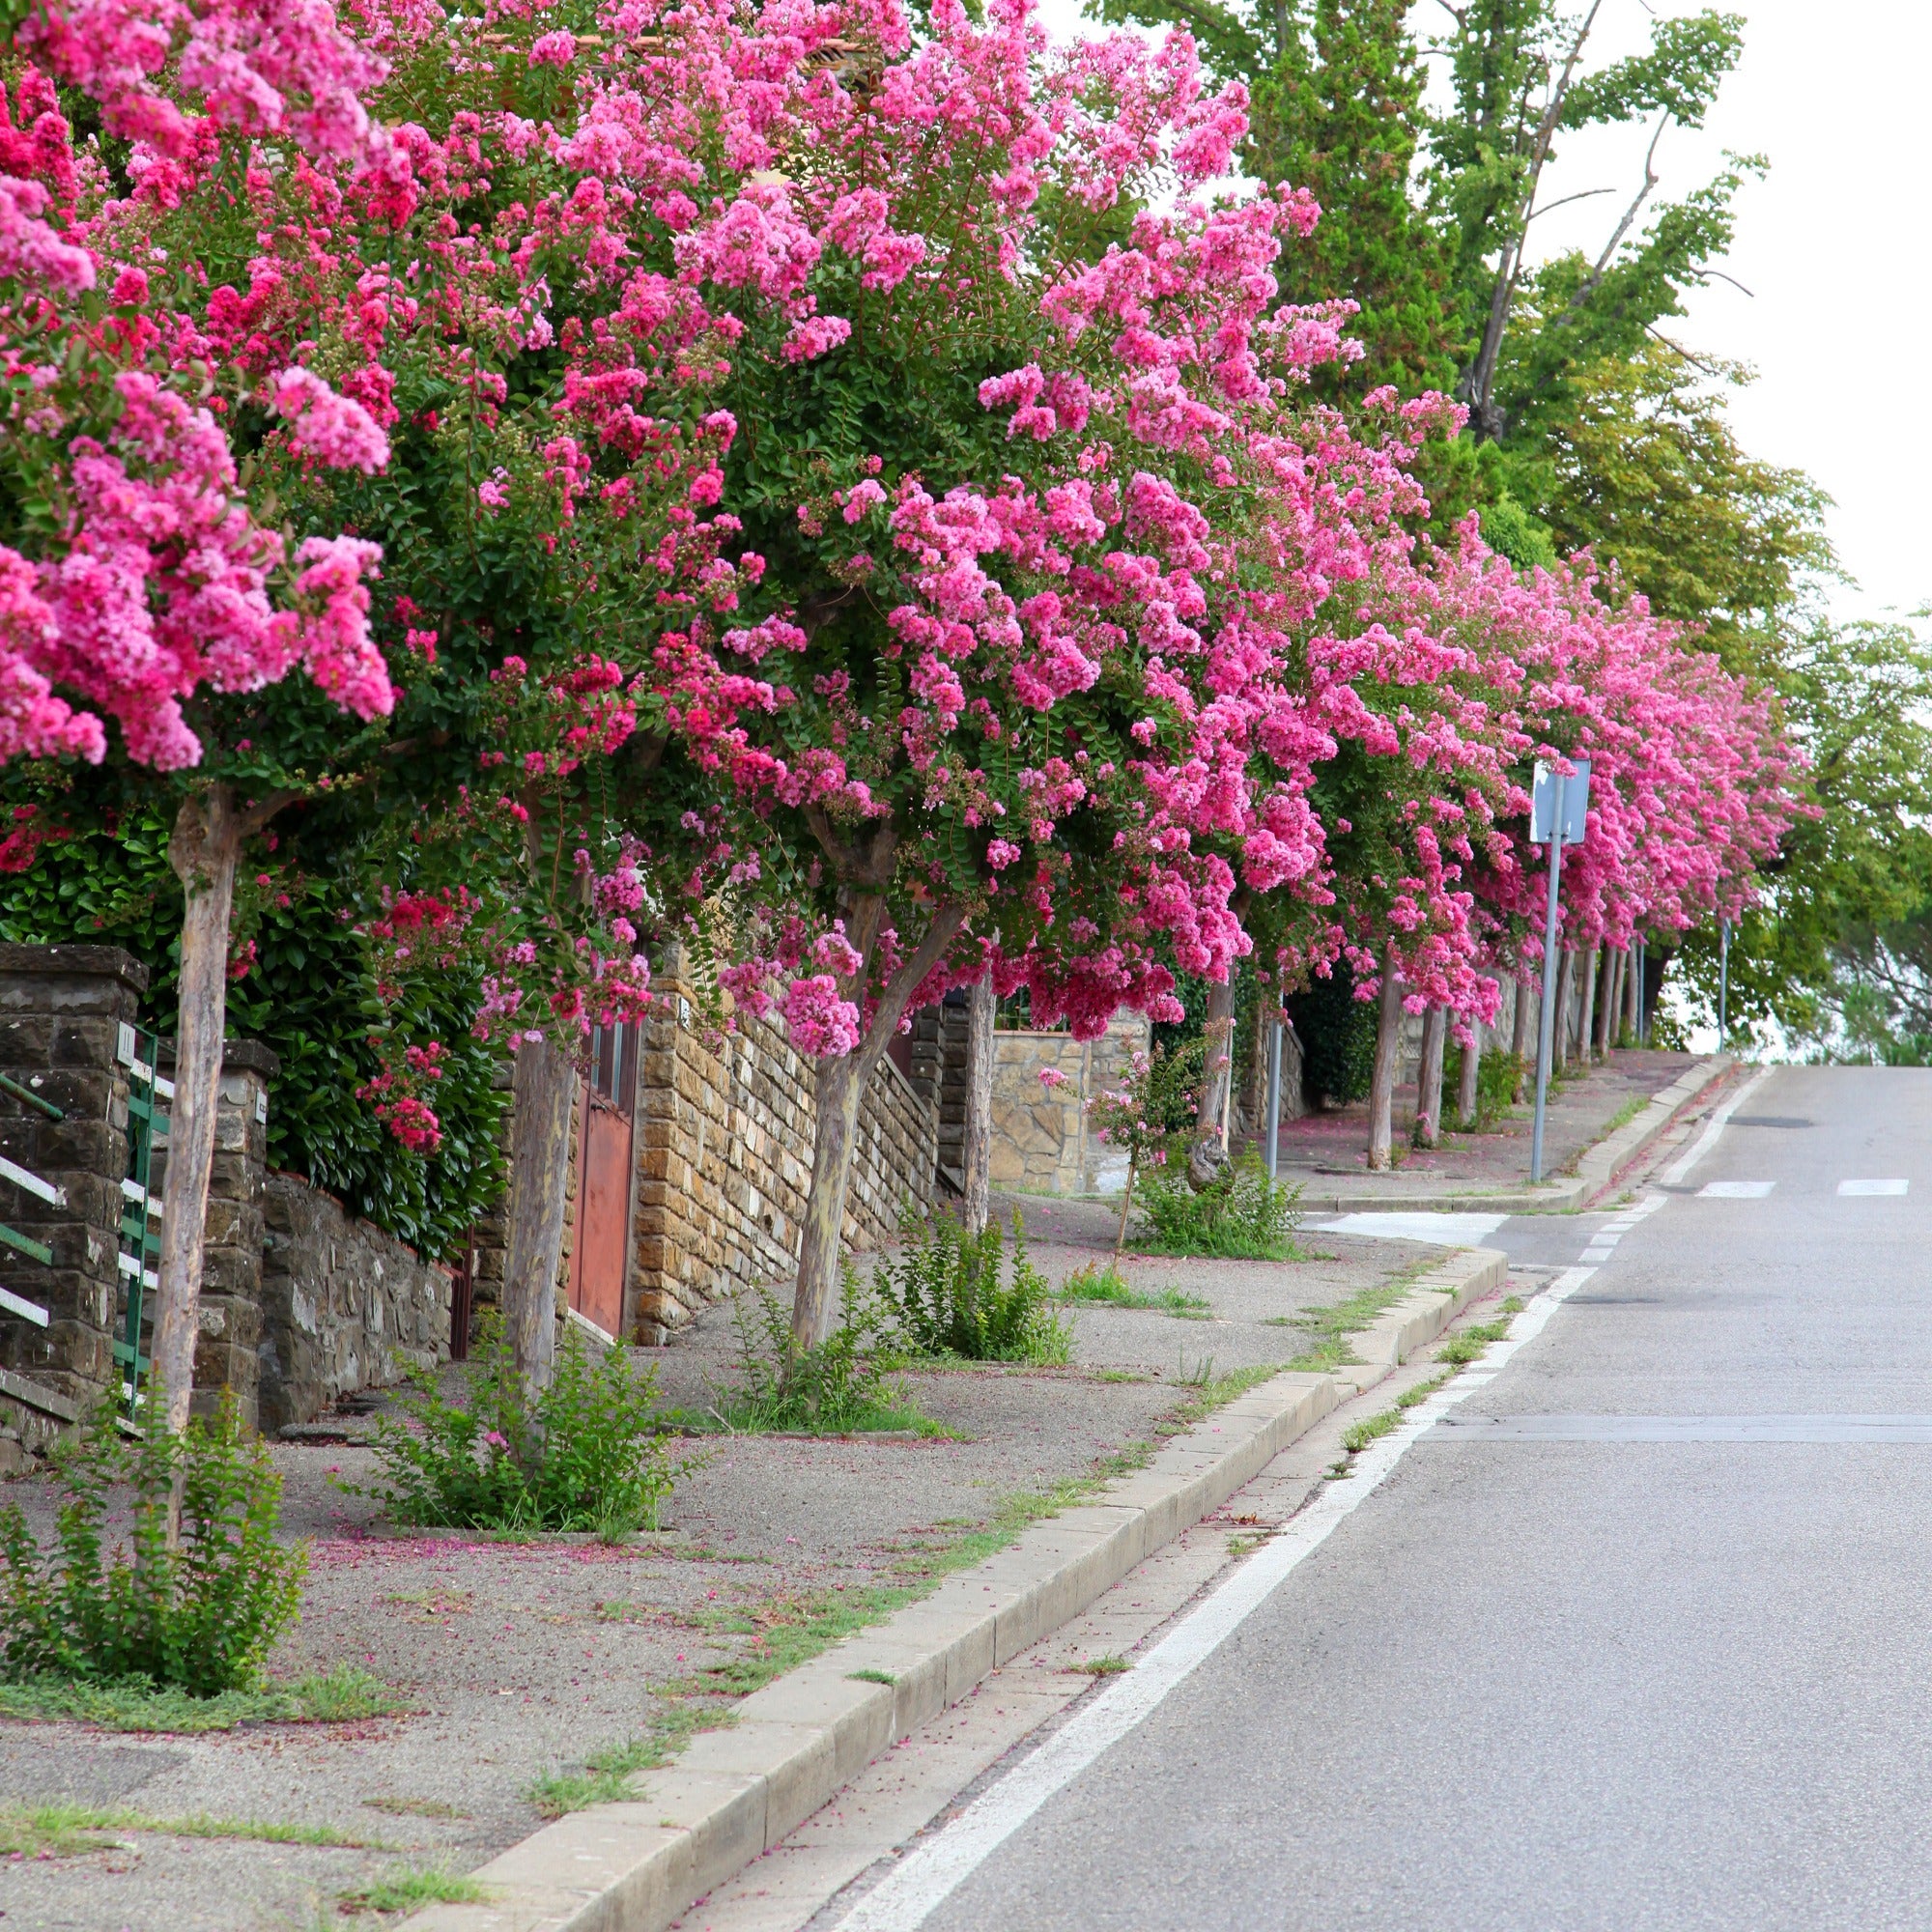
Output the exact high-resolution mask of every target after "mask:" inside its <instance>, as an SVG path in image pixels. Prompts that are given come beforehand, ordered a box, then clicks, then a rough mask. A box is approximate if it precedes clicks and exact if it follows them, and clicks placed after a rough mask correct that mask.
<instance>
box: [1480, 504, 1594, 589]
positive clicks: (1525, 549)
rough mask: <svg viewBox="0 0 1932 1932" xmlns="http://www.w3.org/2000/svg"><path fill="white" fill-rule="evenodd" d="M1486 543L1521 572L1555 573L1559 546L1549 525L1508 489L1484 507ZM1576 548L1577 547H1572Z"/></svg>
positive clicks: (1483, 523) (1484, 535) (1483, 519)
mask: <svg viewBox="0 0 1932 1932" xmlns="http://www.w3.org/2000/svg"><path fill="white" fill-rule="evenodd" d="M1482 525H1483V541H1484V542H1485V543H1486V544H1488V545H1489V547H1490V548H1491V549H1492V550H1493V551H1500V552H1501V553H1502V554H1503V555H1504V556H1506V557H1508V558H1509V560H1510V561H1511V562H1512V563H1513V564H1515V565H1516V567H1517V568H1518V569H1519V570H1554V569H1555V568H1556V546H1555V544H1554V543H1552V542H1551V541H1550V536H1549V526H1548V525H1547V524H1545V523H1544V522H1543V521H1542V520H1541V519H1540V518H1537V517H1533V516H1531V515H1530V513H1529V512H1528V511H1527V510H1525V509H1524V508H1523V507H1522V505H1521V504H1520V503H1519V502H1518V501H1517V499H1516V498H1515V497H1512V496H1511V495H1510V494H1509V492H1508V491H1507V490H1505V491H1503V493H1502V494H1501V495H1500V496H1498V497H1497V498H1496V500H1495V501H1494V502H1493V503H1485V504H1484V505H1483V508H1482ZM1571 547H1572V548H1574V547H1575V546H1571Z"/></svg>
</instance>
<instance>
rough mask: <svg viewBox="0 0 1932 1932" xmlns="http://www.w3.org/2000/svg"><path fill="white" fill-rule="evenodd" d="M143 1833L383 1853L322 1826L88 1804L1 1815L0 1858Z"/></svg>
mask: <svg viewBox="0 0 1932 1932" xmlns="http://www.w3.org/2000/svg"><path fill="white" fill-rule="evenodd" d="M115 1832H146V1833H152V1834H154V1835H155V1836H157V1837H168V1838H238V1839H245V1840H248V1841H251V1842H253V1843H256V1844H269V1845H327V1846H333V1847H337V1848H339V1849H342V1850H346V1851H357V1852H372V1851H373V1852H388V1851H394V1850H395V1849H396V1848H395V1847H394V1846H393V1845H390V1844H386V1843H384V1841H383V1840H382V1839H380V1838H358V1837H355V1836H353V1835H352V1834H351V1833H347V1832H338V1831H336V1830H334V1829H333V1828H332V1827H331V1826H327V1825H291V1824H283V1823H280V1822H278V1821H276V1820H274V1819H267V1818H216V1817H212V1816H210V1815H209V1814H208V1813H207V1812H205V1811H196V1812H192V1813H190V1814H188V1815H187V1816H185V1817H182V1818H157V1817H155V1816H152V1815H151V1814H150V1813H148V1812H145V1811H126V1810H119V1809H112V1810H110V1809H103V1808H101V1807H99V1806H96V1805H90V1804H27V1805H19V1806H15V1807H14V1808H12V1809H9V1810H6V1811H0V1858H40V1857H43V1856H45V1857H48V1858H71V1857H73V1856H75V1855H76V1854H78V1853H82V1852H98V1851H101V1850H104V1849H106V1847H107V1846H108V1845H110V1844H111V1843H113V1840H112V1839H111V1838H108V1837H105V1836H104V1835H103V1834H104V1833H115Z"/></svg>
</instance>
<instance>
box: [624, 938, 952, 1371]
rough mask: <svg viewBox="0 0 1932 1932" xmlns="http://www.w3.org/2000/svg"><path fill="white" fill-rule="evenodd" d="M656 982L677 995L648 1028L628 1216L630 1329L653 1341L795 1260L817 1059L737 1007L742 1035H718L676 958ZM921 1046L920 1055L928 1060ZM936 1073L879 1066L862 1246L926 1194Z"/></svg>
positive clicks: (859, 1204)
mask: <svg viewBox="0 0 1932 1932" xmlns="http://www.w3.org/2000/svg"><path fill="white" fill-rule="evenodd" d="M658 985H659V987H660V989H661V990H664V991H667V992H669V993H670V994H671V995H672V996H673V999H674V1001H675V1007H674V1010H673V1013H672V1015H671V1016H670V1017H668V1018H664V1019H660V1020H656V1021H654V1022H652V1023H651V1025H650V1026H648V1027H647V1028H646V1029H645V1036H644V1052H643V1058H642V1061H641V1064H640V1066H639V1091H638V1159H639V1186H638V1201H637V1209H636V1213H635V1215H634V1217H633V1253H634V1262H633V1308H634V1311H635V1312H634V1315H633V1318H632V1321H631V1328H632V1331H633V1333H634V1334H635V1335H637V1336H638V1338H639V1340H642V1341H647V1342H662V1341H664V1340H665V1339H666V1338H667V1337H668V1335H669V1333H670V1331H671V1330H672V1329H673V1328H675V1327H677V1326H678V1325H679V1324H680V1323H681V1322H684V1321H689V1320H690V1319H691V1317H692V1316H693V1315H694V1314H696V1312H697V1310H698V1309H700V1308H701V1307H703V1305H704V1304H705V1303H706V1302H707V1301H710V1300H713V1299H715V1298H716V1297H717V1296H719V1295H720V1294H723V1293H728V1292H730V1291H732V1290H735V1289H737V1288H740V1287H743V1286H746V1285H747V1284H750V1283H753V1282H773V1281H780V1280H782V1279H783V1278H784V1276H786V1275H787V1274H789V1273H790V1272H791V1270H792V1269H793V1268H794V1267H795V1266H796V1265H797V1262H798V1251H799V1243H800V1239H801V1235H802V1229H803V1222H804V1214H805V1203H806V1195H807V1192H808V1189H809V1187H810V1179H811V1143H812V1135H813V1132H814V1129H815V1124H816V1115H815V1111H814V1109H813V1106H812V1100H811V1063H810V1061H808V1060H807V1059H806V1058H805V1057H804V1056H803V1055H801V1054H799V1053H797V1052H796V1051H794V1050H793V1048H792V1046H791V1043H790V1042H789V1041H788V1040H787V1039H786V1038H785V1037H784V1033H783V1030H782V1029H781V1027H779V1026H777V1025H775V1024H773V1023H771V1022H769V1021H766V1020H753V1019H746V1018H744V1017H742V1016H741V1017H740V1020H739V1027H738V1031H737V1033H736V1034H735V1035H733V1036H731V1037H727V1038H724V1039H715V1038H712V1037H708V1036H707V1035H706V1034H705V1033H704V1032H703V1031H702V1030H701V1029H702V1024H703V1023H702V1018H701V1015H700V1013H699V1010H698V1008H697V1004H696V1000H695V998H694V997H693V989H692V987H691V986H690V985H689V983H688V982H686V981H684V980H680V979H679V978H678V977H677V976H676V968H675V965H674V964H673V966H672V968H671V969H669V970H668V971H666V972H665V973H662V974H660V976H659V979H658ZM924 1058H925V1056H921V1057H918V1058H916V1059H915V1066H916V1067H917V1068H920V1070H922V1071H923V1070H924V1068H923V1060H924ZM933 1085H934V1083H933V1082H932V1080H931V1079H930V1077H928V1078H926V1079H923V1080H921V1081H920V1082H919V1083H918V1085H915V1083H914V1081H913V1080H911V1079H908V1078H907V1076H906V1075H905V1074H904V1073H902V1072H901V1071H900V1070H899V1068H898V1067H897V1066H896V1065H894V1064H893V1062H892V1061H891V1060H890V1059H888V1060H883V1061H881V1063H880V1065H879V1068H878V1071H877V1072H876V1073H875V1074H874V1076H873V1079H872V1084H871V1087H870V1089H869V1091H868V1092H867V1094H866V1097H865V1100H864V1102H863V1103H862V1105H861V1107H860V1110H859V1130H858V1134H857V1137H856V1141H855V1145H854V1151H853V1160H852V1183H851V1189H850V1192H849V1193H848V1195H847V1197H846V1207H845V1238H846V1240H847V1242H849V1243H850V1244H851V1245H852V1246H853V1247H855V1248H869V1247H875V1246H876V1245H877V1244H878V1243H879V1241H880V1240H881V1239H883V1238H885V1237H886V1236H890V1235H891V1234H893V1233H895V1231H896V1229H897V1227H898V1220H899V1213H900V1210H901V1208H902V1207H903V1205H904V1204H905V1203H906V1202H907V1201H910V1202H912V1204H913V1205H914V1206H915V1207H917V1208H927V1207H929V1206H930V1204H931V1201H932V1193H933V1171H934V1167H935V1165H936V1162H937V1159H938V1136H937V1106H936V1104H935V1098H934V1094H933ZM922 1090H923V1091H922Z"/></svg>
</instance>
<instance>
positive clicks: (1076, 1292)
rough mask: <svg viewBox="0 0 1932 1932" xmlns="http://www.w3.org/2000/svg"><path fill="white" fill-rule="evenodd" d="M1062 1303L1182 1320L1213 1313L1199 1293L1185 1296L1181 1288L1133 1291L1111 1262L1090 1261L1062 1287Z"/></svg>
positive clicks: (1204, 1318) (1190, 1319)
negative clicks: (1147, 1312)
mask: <svg viewBox="0 0 1932 1932" xmlns="http://www.w3.org/2000/svg"><path fill="white" fill-rule="evenodd" d="M1060 1298H1061V1300H1062V1301H1078V1302H1098V1303H1099V1304H1100V1305H1102V1306H1103V1307H1107V1308H1147V1309H1151V1310H1153V1311H1154V1312H1156V1313H1158V1314H1161V1315H1173V1316H1177V1317H1179V1319H1180V1320H1181V1321H1207V1320H1208V1319H1209V1317H1211V1316H1212V1314H1213V1312H1214V1311H1213V1310H1212V1308H1210V1307H1209V1306H1208V1303H1207V1302H1206V1301H1204V1300H1203V1299H1202V1297H1201V1296H1200V1295H1198V1294H1183V1293H1181V1292H1180V1290H1179V1289H1178V1288H1164V1289H1161V1290H1159V1291H1157V1292H1150V1291H1149V1290H1147V1289H1141V1288H1130V1287H1129V1286H1128V1285H1127V1279H1126V1277H1125V1276H1124V1275H1123V1274H1122V1272H1121V1271H1120V1269H1119V1268H1118V1267H1116V1266H1115V1265H1114V1264H1113V1263H1112V1262H1107V1263H1104V1264H1102V1263H1098V1262H1089V1263H1088V1264H1087V1265H1086V1266H1085V1267H1083V1268H1079V1269H1076V1270H1075V1272H1073V1273H1072V1274H1070V1275H1068V1276H1067V1277H1066V1279H1065V1281H1064V1282H1062V1283H1061V1284H1060Z"/></svg>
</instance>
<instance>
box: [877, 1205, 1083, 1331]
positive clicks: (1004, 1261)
mask: <svg viewBox="0 0 1932 1932" xmlns="http://www.w3.org/2000/svg"><path fill="white" fill-rule="evenodd" d="M1003 1274H1005V1276H1006V1277H1007V1278H1006V1279H1005V1280H1004V1281H1003V1280H1002V1278H1001V1277H1002V1275H1003ZM873 1284H874V1288H875V1290H876V1292H877V1293H878V1296H879V1299H880V1301H881V1302H882V1303H883V1304H884V1306H885V1308H886V1310H887V1312H888V1314H889V1316H890V1318H891V1320H892V1321H894V1322H895V1323H896V1325H897V1330H898V1334H897V1339H898V1341H899V1343H900V1345H901V1346H902V1347H903V1348H904V1349H905V1350H906V1351H907V1352H908V1353H910V1354H913V1355H957V1356H959V1357H961V1358H962V1359H963V1360H966V1361H971V1362H1027V1363H1030V1364H1033V1365H1035V1366H1042V1367H1043V1366H1057V1365H1059V1364H1061V1363H1064V1362H1065V1360H1066V1356H1067V1349H1068V1345H1069V1343H1070V1342H1071V1340H1072V1337H1071V1336H1070V1335H1069V1334H1068V1333H1067V1331H1066V1329H1065V1327H1064V1326H1063V1325H1062V1323H1061V1321H1060V1318H1059V1317H1058V1316H1057V1315H1055V1313H1054V1312H1053V1294H1052V1290H1051V1289H1050V1288H1049V1287H1048V1286H1047V1282H1046V1277H1045V1276H1044V1275H1042V1274H1041V1273H1040V1271H1039V1270H1038V1269H1037V1267H1035V1266H1034V1264H1033V1263H1032V1261H1031V1260H1029V1259H1028V1256H1027V1245H1026V1229H1025V1227H1024V1225H1023V1224H1022V1222H1021V1220H1020V1211H1019V1209H1018V1208H1014V1209H1013V1246H1012V1256H1011V1261H1010V1265H1009V1262H1008V1256H1007V1248H1006V1240H1005V1236H1003V1235H1002V1233H1001V1230H1000V1226H999V1223H998V1222H997V1221H995V1222H989V1223H988V1224H987V1226H986V1228H985V1229H984V1230H983V1231H982V1232H981V1233H980V1234H978V1235H969V1234H968V1233H967V1232H966V1231H965V1229H964V1228H963V1227H961V1226H960V1224H959V1223H958V1222H957V1221H955V1220H954V1219H953V1218H952V1215H950V1214H934V1215H933V1216H931V1218H930V1219H928V1220H925V1221H922V1220H920V1218H919V1217H918V1215H917V1214H915V1213H914V1212H912V1211H911V1210H910V1209H909V1210H908V1211H907V1213H906V1215H905V1217H904V1218H903V1219H902V1220H901V1221H900V1223H899V1251H898V1253H897V1254H896V1255H894V1256H888V1257H885V1258H884V1259H882V1260H881V1261H880V1263H879V1265H878V1268H877V1271H876V1272H875V1274H874V1275H873Z"/></svg>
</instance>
